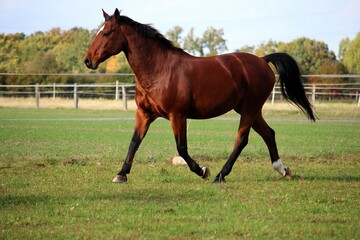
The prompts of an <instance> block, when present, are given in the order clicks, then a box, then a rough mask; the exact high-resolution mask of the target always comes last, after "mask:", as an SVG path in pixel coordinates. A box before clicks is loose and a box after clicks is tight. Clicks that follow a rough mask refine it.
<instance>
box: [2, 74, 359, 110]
mask: <svg viewBox="0 0 360 240" xmlns="http://www.w3.org/2000/svg"><path fill="white" fill-rule="evenodd" d="M67 75H71V76H94V74H67V73H63V74H28V73H27V74H20V75H19V74H15V73H0V76H67ZM96 75H97V76H109V74H96ZM119 75H121V76H133V74H110V76H119ZM303 77H304V78H312V79H314V78H315V79H316V78H326V79H334V78H337V79H338V78H342V79H348V80H349V79H350V80H351V79H352V80H353V81H352V82H348V83H326V84H325V83H316V84H304V88H305V91H306V95H307V96H308V98H309V99H310V101H311V102H312V104H315V103H316V101H333V100H347V101H353V102H354V103H357V105H358V106H359V107H360V81H359V80H360V75H356V74H352V75H333V74H328V75H303ZM330 82H331V81H330ZM0 96H1V97H17V96H22V97H35V99H36V102H35V104H36V107H37V108H39V107H40V104H39V103H40V99H41V97H44V96H45V97H50V98H51V97H52V98H54V99H55V98H58V97H65V98H73V99H74V107H75V108H78V107H79V98H80V97H81V98H109V99H115V100H119V99H122V102H123V108H124V109H125V110H127V101H128V99H131V98H134V96H135V84H128V83H119V81H116V83H111V84H77V83H74V84H55V83H54V84H27V85H15V84H8V85H0ZM282 98H283V97H282V95H281V91H280V86H279V85H278V84H275V86H274V89H273V91H272V94H271V95H270V97H269V100H270V101H271V103H272V104H274V102H275V100H277V99H280V100H281V99H282Z"/></svg>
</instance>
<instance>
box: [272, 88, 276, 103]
mask: <svg viewBox="0 0 360 240" xmlns="http://www.w3.org/2000/svg"><path fill="white" fill-rule="evenodd" d="M275 89H276V84H274V88H273V91H272V97H271V105H274V101H275Z"/></svg>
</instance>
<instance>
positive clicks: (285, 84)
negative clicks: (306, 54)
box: [263, 53, 316, 121]
mask: <svg viewBox="0 0 360 240" xmlns="http://www.w3.org/2000/svg"><path fill="white" fill-rule="evenodd" d="M263 59H264V60H265V61H266V62H267V63H269V62H270V63H272V64H273V65H274V66H275V68H276V70H277V72H278V74H279V82H280V89H281V93H282V95H283V96H284V98H285V99H286V100H287V101H289V102H290V103H292V104H295V105H296V106H298V107H299V108H300V109H301V111H303V113H304V114H305V115H306V116H307V117H308V118H309V119H310V120H312V121H315V119H316V116H315V114H314V112H313V107H312V105H311V104H310V102H309V100H308V99H307V97H306V94H305V90H304V86H303V84H302V81H301V74H300V69H299V66H298V65H297V63H296V61H295V60H294V59H293V58H292V57H291V56H290V55H288V54H286V53H273V54H269V55H267V56H264V57H263Z"/></svg>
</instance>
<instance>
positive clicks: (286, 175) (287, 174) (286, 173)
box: [284, 167, 291, 180]
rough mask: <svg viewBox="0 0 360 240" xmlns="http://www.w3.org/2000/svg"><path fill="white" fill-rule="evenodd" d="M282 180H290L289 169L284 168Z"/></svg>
mask: <svg viewBox="0 0 360 240" xmlns="http://www.w3.org/2000/svg"><path fill="white" fill-rule="evenodd" d="M284 178H286V179H287V180H290V179H291V170H290V168H289V167H285V175H284Z"/></svg>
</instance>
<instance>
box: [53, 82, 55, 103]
mask: <svg viewBox="0 0 360 240" xmlns="http://www.w3.org/2000/svg"><path fill="white" fill-rule="evenodd" d="M55 98H56V83H54V85H53V100H55Z"/></svg>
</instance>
